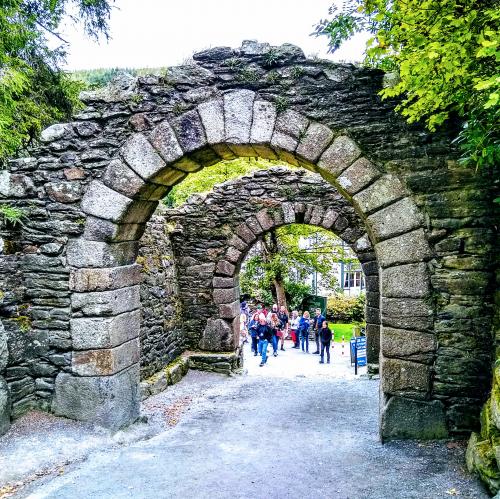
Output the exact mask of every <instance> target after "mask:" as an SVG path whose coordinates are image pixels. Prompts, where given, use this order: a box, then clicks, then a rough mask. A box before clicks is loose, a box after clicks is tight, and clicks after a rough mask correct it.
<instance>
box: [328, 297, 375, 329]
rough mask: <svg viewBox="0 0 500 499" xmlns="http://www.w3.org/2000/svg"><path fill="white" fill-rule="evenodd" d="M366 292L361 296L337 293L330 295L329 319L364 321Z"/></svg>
mask: <svg viewBox="0 0 500 499" xmlns="http://www.w3.org/2000/svg"><path fill="white" fill-rule="evenodd" d="M365 301H366V297H365V295H364V294H362V295H359V296H357V297H356V296H346V295H343V294H335V295H331V296H329V297H328V301H327V305H326V316H327V319H328V320H331V321H333V322H340V323H349V322H363V321H364V316H365Z"/></svg>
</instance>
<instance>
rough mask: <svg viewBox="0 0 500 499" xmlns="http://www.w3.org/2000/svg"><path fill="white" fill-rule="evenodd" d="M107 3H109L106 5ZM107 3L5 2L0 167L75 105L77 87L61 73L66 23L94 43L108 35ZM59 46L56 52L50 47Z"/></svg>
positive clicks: (0, 19) (0, 11) (0, 28)
mask: <svg viewBox="0 0 500 499" xmlns="http://www.w3.org/2000/svg"><path fill="white" fill-rule="evenodd" d="M110 1H112V0H110ZM110 1H107V0H4V1H2V5H1V7H0V162H1V161H5V159H6V158H7V157H8V156H12V155H14V154H15V153H16V152H18V151H19V150H20V149H21V148H22V147H25V146H26V145H28V144H29V143H30V142H31V141H32V140H33V139H34V138H35V137H36V136H37V135H38V133H39V132H40V131H41V130H42V129H43V128H44V127H45V126H47V125H49V124H50V123H52V122H54V121H61V120H65V119H68V118H69V117H70V116H71V113H72V112H73V110H74V109H75V108H76V107H77V106H78V105H79V101H78V98H77V96H78V93H79V91H80V89H81V88H82V85H81V83H79V82H76V81H74V80H71V79H70V78H69V77H68V75H67V74H66V73H65V72H64V71H63V70H62V69H61V64H62V63H63V62H64V58H65V48H66V46H67V43H66V42H65V40H63V39H62V38H61V36H60V35H59V34H58V32H57V31H58V27H59V26H60V24H61V22H62V21H63V19H65V18H68V17H69V18H71V19H73V20H74V21H75V22H78V23H79V24H80V25H82V27H83V29H84V30H85V32H86V33H87V34H88V35H90V36H92V37H98V36H99V35H101V34H103V35H105V36H107V34H108V24H107V23H108V18H109V14H110V10H111V6H110ZM54 39H55V40H58V41H59V42H60V45H59V47H58V48H55V49H52V48H50V47H49V45H50V43H49V42H50V41H53V40H54Z"/></svg>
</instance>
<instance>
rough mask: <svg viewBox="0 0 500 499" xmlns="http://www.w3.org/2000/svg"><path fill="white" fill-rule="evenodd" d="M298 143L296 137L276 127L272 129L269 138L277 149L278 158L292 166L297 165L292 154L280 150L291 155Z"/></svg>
mask: <svg viewBox="0 0 500 499" xmlns="http://www.w3.org/2000/svg"><path fill="white" fill-rule="evenodd" d="M298 143H299V142H298V140H297V139H294V138H293V137H291V136H290V135H287V134H285V133H283V132H280V131H279V130H276V129H275V130H274V133H273V136H272V138H271V145H272V147H274V149H276V150H277V151H278V156H279V158H280V159H281V160H283V161H285V162H287V163H289V164H291V165H294V166H297V165H298V162H297V160H296V159H295V158H294V156H286V155H283V153H282V151H288V152H289V153H291V154H292V155H293V153H294V151H295V149H296V148H297V145H298Z"/></svg>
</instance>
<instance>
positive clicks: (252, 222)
mask: <svg viewBox="0 0 500 499" xmlns="http://www.w3.org/2000/svg"><path fill="white" fill-rule="evenodd" d="M246 226H247V227H248V228H249V229H250V230H251V231H252V232H253V233H254V234H255V235H256V236H260V235H261V234H262V233H263V232H264V230H263V229H262V227H261V225H260V223H259V221H258V220H257V218H256V217H254V216H252V217H250V218H249V219H248V220H247V221H246Z"/></svg>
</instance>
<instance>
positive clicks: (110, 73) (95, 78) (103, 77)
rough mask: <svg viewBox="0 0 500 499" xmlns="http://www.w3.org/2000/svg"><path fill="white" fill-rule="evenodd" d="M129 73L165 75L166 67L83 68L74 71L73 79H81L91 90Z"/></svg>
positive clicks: (133, 74) (72, 73)
mask: <svg viewBox="0 0 500 499" xmlns="http://www.w3.org/2000/svg"><path fill="white" fill-rule="evenodd" d="M121 73H128V74H130V75H132V76H145V75H160V76H162V75H165V73H166V68H164V67H160V68H102V69H83V70H80V71H72V72H71V73H70V77H71V79H73V80H75V81H80V82H83V83H84V84H85V87H86V88H89V89H91V90H94V89H97V88H101V87H105V86H106V85H107V84H108V83H110V82H111V80H113V78H115V77H116V76H117V75H119V74H121Z"/></svg>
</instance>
